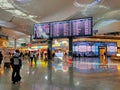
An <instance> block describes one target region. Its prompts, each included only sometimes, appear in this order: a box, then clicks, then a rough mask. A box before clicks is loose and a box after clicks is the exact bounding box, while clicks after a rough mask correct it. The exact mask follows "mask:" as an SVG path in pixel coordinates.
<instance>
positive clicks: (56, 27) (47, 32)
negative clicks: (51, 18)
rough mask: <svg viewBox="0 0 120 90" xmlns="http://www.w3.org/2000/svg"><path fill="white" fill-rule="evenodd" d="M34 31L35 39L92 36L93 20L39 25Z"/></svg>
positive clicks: (35, 25) (84, 19) (86, 19)
mask: <svg viewBox="0 0 120 90" xmlns="http://www.w3.org/2000/svg"><path fill="white" fill-rule="evenodd" d="M33 29H34V30H33V37H34V38H35V39H41V38H49V37H50V38H68V37H80V36H92V18H91V17H88V18H82V19H74V20H66V21H55V22H47V23H39V24H34V26H33Z"/></svg>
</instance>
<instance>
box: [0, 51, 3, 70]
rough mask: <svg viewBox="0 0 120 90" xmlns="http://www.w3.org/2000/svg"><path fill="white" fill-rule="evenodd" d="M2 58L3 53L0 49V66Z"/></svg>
mask: <svg viewBox="0 0 120 90" xmlns="http://www.w3.org/2000/svg"><path fill="white" fill-rule="evenodd" d="M2 60H3V54H2V52H1V51H0V68H1V63H2Z"/></svg>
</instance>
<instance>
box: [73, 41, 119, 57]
mask: <svg viewBox="0 0 120 90" xmlns="http://www.w3.org/2000/svg"><path fill="white" fill-rule="evenodd" d="M100 46H105V47H106V49H107V51H106V55H107V56H111V55H112V54H116V53H117V44H116V42H87V41H83V42H74V43H73V53H74V54H75V55H76V56H99V47H100Z"/></svg>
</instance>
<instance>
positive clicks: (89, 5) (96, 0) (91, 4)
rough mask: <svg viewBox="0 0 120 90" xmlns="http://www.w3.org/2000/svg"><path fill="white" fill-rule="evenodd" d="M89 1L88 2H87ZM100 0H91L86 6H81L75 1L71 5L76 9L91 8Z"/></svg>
mask: <svg viewBox="0 0 120 90" xmlns="http://www.w3.org/2000/svg"><path fill="white" fill-rule="evenodd" d="M88 1H89V0H88ZM100 1H101V0H93V1H92V2H91V3H88V4H81V3H79V2H78V1H77V0H74V2H73V4H74V6H76V7H91V6H94V5H96V4H98V3H99V2H100Z"/></svg>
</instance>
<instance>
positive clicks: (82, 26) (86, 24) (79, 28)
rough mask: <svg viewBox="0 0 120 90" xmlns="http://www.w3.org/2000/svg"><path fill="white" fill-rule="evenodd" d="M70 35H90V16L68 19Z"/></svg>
mask: <svg viewBox="0 0 120 90" xmlns="http://www.w3.org/2000/svg"><path fill="white" fill-rule="evenodd" d="M70 23H71V36H73V37H74V36H91V35H92V18H83V19H76V20H70Z"/></svg>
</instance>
